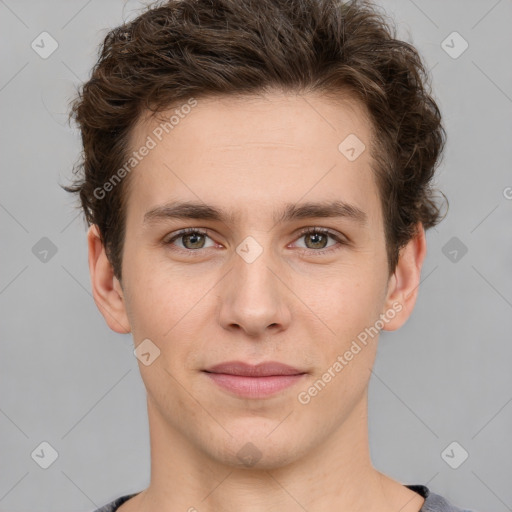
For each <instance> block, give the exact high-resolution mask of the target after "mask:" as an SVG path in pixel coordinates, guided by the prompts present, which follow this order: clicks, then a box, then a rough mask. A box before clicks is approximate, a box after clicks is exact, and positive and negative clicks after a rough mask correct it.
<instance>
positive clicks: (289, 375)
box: [203, 361, 307, 398]
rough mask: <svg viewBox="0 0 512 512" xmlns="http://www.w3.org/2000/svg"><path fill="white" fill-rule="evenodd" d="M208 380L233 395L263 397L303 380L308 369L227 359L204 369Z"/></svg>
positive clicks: (272, 362) (275, 363) (273, 362)
mask: <svg viewBox="0 0 512 512" xmlns="http://www.w3.org/2000/svg"><path fill="white" fill-rule="evenodd" d="M203 372H204V373H205V374H206V376H207V377H209V379H211V380H212V381H213V382H214V383H215V384H217V385H218V386H219V387H221V388H222V389H224V390H226V391H228V392H229V393H231V394H235V395H236V396H243V397H246V398H264V397H268V396H271V395H274V394H276V393H278V392H279V391H282V390H284V389H286V388H289V387H290V386H292V385H294V384H296V383H297V382H299V381H301V380H303V379H304V377H305V376H306V375H307V372H305V371H303V370H299V369H297V368H294V367H292V366H289V365H286V364H282V363H278V362H275V361H270V362H264V363H260V364H257V365H250V364H247V363H244V362H241V361H228V362H226V363H221V364H218V365H215V366H212V367H211V368H208V369H207V370H203Z"/></svg>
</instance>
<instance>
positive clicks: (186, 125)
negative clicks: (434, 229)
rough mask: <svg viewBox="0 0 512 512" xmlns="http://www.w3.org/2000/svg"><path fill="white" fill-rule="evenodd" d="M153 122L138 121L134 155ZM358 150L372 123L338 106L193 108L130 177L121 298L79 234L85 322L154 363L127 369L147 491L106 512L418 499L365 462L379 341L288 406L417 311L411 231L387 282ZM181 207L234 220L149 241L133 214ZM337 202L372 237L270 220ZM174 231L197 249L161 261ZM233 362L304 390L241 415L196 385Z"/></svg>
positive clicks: (339, 505)
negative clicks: (249, 249)
mask: <svg viewBox="0 0 512 512" xmlns="http://www.w3.org/2000/svg"><path fill="white" fill-rule="evenodd" d="M171 114H172V111H171V112H170V113H169V115H171ZM159 122H160V121H158V120H155V119H153V120H151V119H149V118H143V119H141V120H140V121H139V123H138V124H137V125H136V127H135V128H134V131H133V133H132V137H131V146H132V148H133V149H136V148H139V147H140V146H141V145H143V144H144V141H145V140H146V137H147V136H148V135H151V133H152V130H154V129H155V127H156V126H158V124H159ZM349 134H356V135H357V137H358V138H359V139H360V140H361V141H363V142H364V144H365V145H366V148H367V149H366V150H365V151H363V153H362V154H361V155H360V156H359V157H358V158H357V159H356V160H354V161H349V160H348V159H347V158H346V157H345V156H344V155H343V154H342V153H341V152H340V151H339V150H338V145H339V144H340V142H341V141H343V140H344V139H345V138H346V137H347V136H348V135H349ZM369 147H370V123H369V120H368V116H367V115H366V112H365V110H364V108H363V106H362V105H360V104H359V103H357V102H356V101H354V100H351V99H350V98H349V97H348V96H347V97H346V98H345V99H344V100H343V101H337V102H334V101H333V100H332V99H328V98H326V97H324V96H321V95H319V94H313V93H308V94H304V95H296V94H292V93H282V92H277V91H275V92H271V93H267V94H266V95H265V96H254V97H250V98H249V97H247V98H243V99H241V98H233V97H224V98H220V99H219V98H217V99H215V100H213V99H203V98H201V99H198V104H197V106H196V107H195V108H194V109H193V110H192V111H191V113H190V114H189V115H188V116H186V117H185V118H184V119H182V120H180V123H179V124H178V125H177V126H176V127H175V128H174V129H173V130H172V132H170V133H169V135H167V136H166V137H164V138H163V140H162V141H161V142H159V143H158V144H157V146H156V147H155V148H154V149H152V150H151V151H150V152H149V154H148V155H147V156H146V157H145V158H144V159H143V160H142V161H141V162H140V163H139V165H138V166H137V167H136V168H135V169H134V170H133V171H132V174H131V175H130V179H131V180H132V181H131V187H130V191H129V194H128V207H127V224H126V239H125V246H124V252H123V268H122V272H123V277H122V283H121V282H119V281H118V280H117V279H116V278H115V277H114V275H113V271H112V267H111V265H110V263H109V262H108V259H107V257H106V255H105V251H104V248H103V246H102V244H101V241H100V239H99V237H98V231H97V227H96V226H94V225H93V226H91V228H90V229H89V232H88V246H89V267H90V273H91V280H92V289H93V295H94V299H95V302H96V304H97V306H98V308H99V309H100V311H101V312H102V314H103V315H104V317H105V320H106V322H107V324H108V325H109V327H110V328H111V329H113V330H114V331H116V332H118V333H128V332H131V333H132V336H133V339H134V343H135V346H138V344H139V343H141V342H142V340H144V339H146V338H149V339H150V340H151V341H152V342H153V343H154V344H155V345H156V346H157V347H158V348H159V350H160V356H159V357H157V358H156V359H155V360H154V362H152V363H151V364H150V365H148V366H145V365H144V364H142V363H141V362H140V361H139V362H138V364H139V369H140V372H141V376H142V379H143V381H144V385H145V387H146V390H147V398H148V404H147V405H148V416H149V428H150V443H151V482H150V485H149V487H148V488H147V489H146V490H145V491H143V492H141V493H140V494H138V495H137V496H136V497H134V498H132V499H130V500H128V501H127V502H126V503H125V504H123V505H122V506H121V507H120V509H119V510H121V511H122V512H130V511H139V512H140V511H148V512H149V511H150V510H162V511H169V512H171V511H178V510H181V511H190V512H192V511H193V510H198V511H200V512H218V511H219V510H222V511H235V510H236V511H238V510H244V511H247V512H263V511H265V512H269V511H281V512H283V511H284V512H292V511H293V512H298V511H301V512H303V511H304V510H309V511H318V510H322V511H332V512H334V511H336V512H339V511H340V510H341V511H351V512H355V511H363V510H364V511H365V512H371V511H375V512H377V511H378V512H387V511H389V512H391V511H394V512H399V511H400V512H418V511H419V510H420V508H421V506H422V504H423V502H424V499H423V498H422V497H421V496H419V495H418V494H417V493H415V492H413V491H411V490H409V489H407V488H406V487H405V486H404V485H402V484H400V483H399V482H397V481H395V480H393V479H391V478H389V477H387V476H386V475H384V474H382V473H380V472H379V471H377V470H376V469H375V468H374V467H373V466H372V463H371V460H370V454H369V443H368V428H367V420H368V414H367V405H368V384H369V380H370V376H371V368H372V366H373V363H374V359H375V356H376V351H377V342H378V336H375V337H374V338H373V339H371V340H370V341H369V343H368V344H367V345H366V346H364V348H363V349H362V350H361V351H360V352H359V353H357V355H355V356H354V357H353V359H352V360H351V361H350V362H348V364H347V365H346V366H344V367H343V370H342V371H340V372H339V373H337V374H336V376H335V377H334V378H332V379H331V381H330V382H329V383H328V384H327V385H326V386H325V388H324V389H322V390H321V391H320V392H318V394H317V395H316V396H314V397H312V398H311V400H310V402H309V403H307V404H302V403H300V402H299V400H298V398H297V396H298V394H299V393H300V392H301V391H304V390H307V389H308V387H310V386H311V385H312V384H313V383H314V382H316V381H318V379H320V378H321V377H322V375H323V374H324V373H325V372H326V371H327V369H328V368H329V367H332V366H333V363H334V362H335V361H336V360H337V357H338V356H339V355H340V354H341V355H342V354H344V353H345V352H346V351H347V350H348V349H349V348H350V346H351V343H352V341H353V340H355V339H356V337H357V335H358V334H359V333H361V332H362V331H364V330H365V328H367V327H369V326H373V325H374V324H375V321H376V320H377V319H378V318H379V315H381V314H386V312H387V311H389V310H390V309H393V304H395V307H396V304H399V305H400V307H401V310H400V311H399V312H396V314H395V315H394V318H393V319H390V320H389V321H388V323H386V324H385V326H384V329H386V330H390V331H392V330H395V329H398V328H400V327H401V326H402V325H403V324H404V323H405V322H406V321H407V319H408V317H409V316H410V314H411V312H412V310H413V307H414V304H415V301H416V296H417V292H418V285H419V282H420V273H421V266H422V264H423V260H424V257H425V254H426V242H425V234H424V230H423V228H422V226H421V224H419V225H418V230H417V235H416V236H415V237H414V238H413V239H412V240H411V241H410V242H409V244H408V245H407V246H406V247H404V248H403V249H402V251H401V253H400V260H399V263H398V266H397V268H396V270H395V273H394V274H393V275H391V276H389V274H388V268H387V259H386V249H385V238H384V227H383V218H382V212H381V207H380V202H379V196H378V189H377V186H376V183H375V181H374V178H373V173H372V170H371V168H370V165H371V162H372V160H371V155H370V151H369V149H368V148H369ZM178 199H179V200H192V201H200V202H204V203H207V204H211V205H214V206H217V207H221V208H225V209H227V210H229V211H232V212H233V214H234V217H233V219H232V222H231V221H229V222H219V221H212V220H207V219H196V220H190V219H185V220H177V219H168V220H164V221H161V222H159V223H155V224H151V225H148V226H145V225H144V223H143V218H144V214H145V212H146V211H148V210H149V209H151V208H153V207H155V206H157V205H160V204H163V203H165V202H167V201H170V200H173V201H174V200H178ZM334 199H338V200H340V199H341V200H343V201H346V202H348V203H350V204H353V205H356V206H358V207H359V208H360V209H361V210H363V211H364V212H365V213H366V214H367V223H366V224H365V225H361V224H358V223H356V222H354V221H352V220H350V219H347V218H307V219H299V220H293V221H289V222H286V223H281V224H275V223H274V222H273V220H272V214H273V213H274V211H276V210H280V208H281V207H282V205H283V204H284V203H301V202H304V201H314V202H317V201H325V200H334ZM187 227H197V228H203V229H207V230H209V234H208V235H207V236H205V237H200V238H199V240H197V239H196V240H194V239H191V238H190V237H189V238H187V237H185V238H183V237H182V238H179V239H177V240H175V241H174V245H165V244H164V243H163V241H164V239H169V238H170V237H169V235H172V234H173V233H176V232H177V231H178V230H181V229H183V228H187ZM307 227H322V228H328V229H330V230H331V231H333V232H334V233H337V234H339V236H340V237H343V236H344V237H346V238H345V239H346V240H347V239H348V241H349V243H348V244H347V245H340V244H339V243H338V242H337V241H336V240H335V239H333V238H330V237H327V238H326V237H325V235H324V236H320V238H317V239H315V237H314V236H313V237H312V236H311V235H301V234H300V229H302V228H307ZM248 236H251V237H253V238H254V239H255V240H256V241H257V242H258V243H259V245H260V246H261V248H263V252H262V253H261V254H260V255H259V257H258V258H257V259H255V260H254V261H253V262H252V263H248V262H247V261H246V260H244V259H243V258H242V257H240V256H239V254H238V253H237V252H236V248H237V246H239V244H241V242H242V241H243V240H244V239H245V238H246V237H248ZM166 237H167V238H166ZM325 246H329V247H325ZM333 246H334V247H337V248H336V250H333V251H331V252H329V253H327V254H324V255H316V254H315V251H318V250H320V248H332V247H333ZM197 247H199V249H198V248H197ZM173 248H174V250H173ZM180 249H181V251H180ZM186 251H188V252H189V253H190V252H194V251H195V253H196V255H195V256H194V257H188V256H186V255H185V252H186ZM228 360H242V361H246V362H250V363H253V364H256V363H258V362H260V361H279V362H283V363H285V364H289V365H291V366H294V367H295V368H299V369H301V370H302V371H306V372H308V373H307V375H306V376H305V378H304V380H303V381H302V382H301V383H300V384H298V385H294V386H292V387H290V388H287V389H285V390H283V391H281V392H280V393H278V394H277V395H275V396H271V397H266V398H264V399H248V398H241V397H239V396H234V395H232V394H229V393H228V392H226V391H224V390H222V389H221V388H219V387H218V386H216V385H215V383H213V382H211V380H210V379H209V378H208V377H207V376H206V375H205V373H203V372H202V371H201V370H203V369H205V368H208V367H209V366H212V365H214V364H217V363H220V362H224V361H228ZM248 442H251V443H252V444H253V445H254V446H255V447H256V448H257V450H258V452H257V453H258V454H259V457H260V458H259V459H258V460H257V462H256V463H255V464H253V465H252V466H249V465H247V464H244V463H243V462H242V461H241V460H240V458H239V457H238V456H237V453H238V452H239V450H240V449H241V448H242V447H243V446H244V445H246V443H248ZM411 483H412V482H411ZM191 507H194V508H191Z"/></svg>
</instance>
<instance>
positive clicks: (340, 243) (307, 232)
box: [163, 227, 348, 257]
mask: <svg viewBox="0 0 512 512" xmlns="http://www.w3.org/2000/svg"><path fill="white" fill-rule="evenodd" d="M208 233H209V231H208V230H204V229H202V228H186V229H182V230H180V231H178V232H177V233H176V234H175V235H173V236H172V237H171V238H169V239H164V242H163V243H164V245H166V246H172V244H173V242H174V241H175V240H178V239H179V238H182V237H184V236H186V235H191V234H197V235H203V236H208V237H209V234H208ZM311 234H322V235H329V236H330V237H331V238H332V239H334V240H336V242H338V245H333V246H331V247H329V248H327V249H318V250H315V249H307V248H306V249H302V248H300V249H299V251H300V252H301V254H310V253H311V252H312V253H313V254H314V255H315V256H322V255H324V254H329V253H331V252H334V251H337V250H339V249H341V248H342V246H345V245H348V242H347V241H346V240H344V239H343V238H341V237H339V236H338V235H337V234H336V233H334V232H332V231H330V230H329V229H327V228H320V227H309V228H305V229H303V230H302V231H301V232H300V233H299V237H298V238H302V237H303V236H305V235H311ZM209 238H211V237H209ZM172 250H176V251H179V252H182V253H183V252H184V253H185V254H187V255H188V256H191V257H194V256H195V255H196V254H199V252H200V251H201V249H181V248H180V247H173V248H172Z"/></svg>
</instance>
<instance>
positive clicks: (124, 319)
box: [87, 224, 130, 334]
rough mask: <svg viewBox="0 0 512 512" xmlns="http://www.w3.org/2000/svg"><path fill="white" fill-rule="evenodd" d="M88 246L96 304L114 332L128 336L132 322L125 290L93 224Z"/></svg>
mask: <svg viewBox="0 0 512 512" xmlns="http://www.w3.org/2000/svg"><path fill="white" fill-rule="evenodd" d="M87 244H88V246H89V273H90V274H91V285H92V294H93V297H94V302H96V306H97V307H98V309H99V310H100V313H101V314H102V315H103V318H105V321H106V322H107V324H108V326H109V327H110V328H111V329H112V330H113V331H115V332H118V333H120V334H127V333H129V332H130V322H129V320H128V315H127V313H126V307H125V301H124V296H123V290H122V288H121V284H120V282H119V281H118V279H117V278H116V277H115V276H114V270H113V268H112V265H111V264H110V261H108V258H107V255H106V253H105V248H104V247H103V243H102V241H101V238H100V234H99V230H98V226H97V225H96V224H93V225H92V226H91V227H90V228H89V231H88V232H87Z"/></svg>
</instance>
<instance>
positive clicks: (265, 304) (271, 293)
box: [218, 243, 291, 337]
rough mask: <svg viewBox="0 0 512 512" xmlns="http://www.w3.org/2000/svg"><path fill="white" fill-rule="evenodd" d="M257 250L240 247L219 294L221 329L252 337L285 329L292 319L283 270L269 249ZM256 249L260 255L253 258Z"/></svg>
mask: <svg viewBox="0 0 512 512" xmlns="http://www.w3.org/2000/svg"><path fill="white" fill-rule="evenodd" d="M259 247H260V248H259V249H258V245H252V246H251V244H250V243H249V244H248V245H245V246H244V245H243V244H241V246H240V247H239V248H238V251H237V254H235V255H234V257H233V260H234V261H233V266H232V268H231V271H230V272H229V273H228V275H227V276H226V279H225V280H224V281H225V283H224V287H223V288H222V290H221V292H220V301H221V304H220V310H219V317H218V320H219V322H220V324H221V326H222V327H223V328H224V329H226V330H231V331H234V330H237V329H238V330H242V331H243V332H245V333H246V334H247V335H248V336H251V337H259V336H265V335H267V334H269V333H270V332H273V333H276V332H279V331H282V330H285V329H287V328H288V326H289V324H290V319H291V311H290V304H289V301H290V300H291V297H290V296H291V293H290V292H289V290H288V288H287V287H286V286H285V284H284V283H283V281H286V278H285V275H284V274H285V271H283V270H282V269H281V266H280V264H279V262H278V261H277V258H274V257H273V254H272V252H271V250H270V249H269V248H268V247H263V246H261V245H260V246H259ZM255 250H256V251H257V252H258V253H259V254H258V255H257V256H256V258H255V259H253V258H254V256H255V255H256V254H255V253H254V251H255ZM251 251H252V254H251ZM283 278H284V279H283Z"/></svg>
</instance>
